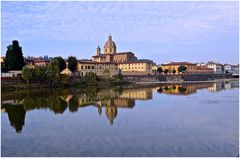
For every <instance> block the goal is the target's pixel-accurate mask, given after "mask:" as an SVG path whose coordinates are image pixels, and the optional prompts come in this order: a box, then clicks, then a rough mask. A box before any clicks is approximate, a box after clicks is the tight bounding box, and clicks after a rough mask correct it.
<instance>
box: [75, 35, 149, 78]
mask: <svg viewBox="0 0 240 158" xmlns="http://www.w3.org/2000/svg"><path fill="white" fill-rule="evenodd" d="M152 66H153V61H152V60H147V59H145V60H139V59H138V58H137V57H136V56H135V54H134V53H133V52H117V46H116V44H115V42H114V41H113V39H112V36H111V35H109V36H108V39H107V41H106V42H105V45H104V48H103V53H102V52H101V48H100V46H99V45H98V46H97V49H96V55H94V56H92V59H91V60H79V61H78V65H77V71H79V72H80V74H81V75H83V76H85V75H86V73H88V72H94V73H96V74H97V75H98V76H102V75H103V71H104V70H105V69H108V70H109V71H110V73H111V75H112V76H114V75H117V74H118V73H120V72H121V73H122V74H123V75H150V74H151V73H152Z"/></svg>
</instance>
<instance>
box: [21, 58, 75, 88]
mask: <svg viewBox="0 0 240 158" xmlns="http://www.w3.org/2000/svg"><path fill="white" fill-rule="evenodd" d="M74 58H75V57H69V58H68V61H69V63H70V64H71V69H72V70H76V66H77V65H76V63H75V66H74V63H72V62H71V61H74V62H75V61H76V60H74ZM69 59H70V60H71V61H70V60H69ZM75 59H76V58H75ZM65 68H66V63H65V61H64V59H63V58H62V57H55V58H54V59H53V60H52V61H51V62H50V63H49V65H48V66H47V67H40V66H35V67H33V68H30V67H27V66H24V67H23V69H22V77H23V79H25V80H26V81H27V84H29V81H31V83H35V84H39V83H48V85H49V86H50V87H56V86H57V85H58V84H59V83H64V84H68V83H69V82H68V77H66V76H60V72H61V71H62V70H63V69H65Z"/></svg>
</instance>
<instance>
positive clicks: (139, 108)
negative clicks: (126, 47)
mask: <svg viewBox="0 0 240 158" xmlns="http://www.w3.org/2000/svg"><path fill="white" fill-rule="evenodd" d="M238 87H239V84H238V81H236V82H225V83H224V82H218V83H198V84H197V83H193V84H181V85H176V84H175V85H171V84H168V85H165V84H164V85H157V86H147V87H138V88H136V87H131V86H130V87H113V88H97V87H94V88H90V89H81V90H79V89H74V90H73V89H69V90H57V91H51V90H44V91H41V90H38V91H22V92H18V93H14V92H11V93H3V94H2V105H1V111H2V113H1V114H2V116H1V119H2V147H1V148H2V156H237V155H238V137H239V134H238V108H239V106H238V102H239V100H238V95H239V94H238Z"/></svg>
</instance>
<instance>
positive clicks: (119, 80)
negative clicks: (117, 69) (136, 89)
mask: <svg viewBox="0 0 240 158" xmlns="http://www.w3.org/2000/svg"><path fill="white" fill-rule="evenodd" d="M122 79H123V75H122V74H121V73H119V74H117V75H116V76H114V80H115V81H116V82H121V81H122Z"/></svg>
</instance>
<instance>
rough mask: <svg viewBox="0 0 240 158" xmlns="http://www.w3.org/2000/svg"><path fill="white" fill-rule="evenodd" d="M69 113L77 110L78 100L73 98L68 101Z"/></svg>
mask: <svg viewBox="0 0 240 158" xmlns="http://www.w3.org/2000/svg"><path fill="white" fill-rule="evenodd" d="M68 108H69V111H71V112H76V111H77V110H78V98H77V97H76V96H73V97H72V99H71V100H70V101H69V107H68Z"/></svg>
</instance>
